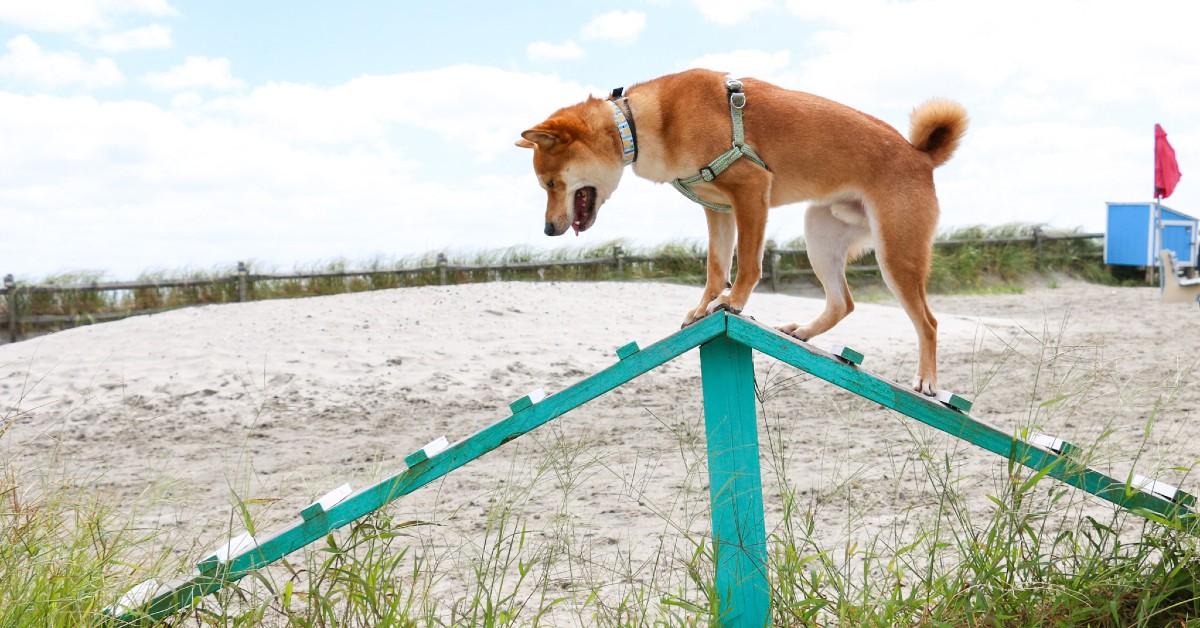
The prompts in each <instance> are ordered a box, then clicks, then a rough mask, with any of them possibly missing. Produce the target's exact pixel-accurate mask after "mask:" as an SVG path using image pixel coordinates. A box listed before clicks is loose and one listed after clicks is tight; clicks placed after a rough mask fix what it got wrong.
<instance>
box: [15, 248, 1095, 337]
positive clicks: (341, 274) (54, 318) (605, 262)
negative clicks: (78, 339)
mask: <svg viewBox="0 0 1200 628" xmlns="http://www.w3.org/2000/svg"><path fill="white" fill-rule="evenodd" d="M1103 237H1104V234H1103V233H1071V234H1062V235H1053V234H1047V233H1044V232H1043V231H1041V230H1040V229H1034V231H1033V235H1032V236H1025V237H1015V238H978V239H953V240H938V241H936V242H934V246H935V247H954V246H967V245H987V246H1004V245H1015V244H1021V245H1029V244H1032V245H1033V247H1034V252H1035V256H1037V258H1038V259H1039V260H1040V257H1041V249H1042V244H1043V243H1045V242H1055V241H1070V240H1096V239H1102V238H1103ZM785 256H791V257H793V258H794V259H799V258H801V257H804V258H807V250H806V249H803V248H768V249H767V251H766V254H765V255H764V259H763V275H762V281H763V282H764V283H765V285H767V286H768V287H769V288H770V289H771V290H773V291H777V290H778V289H779V282H780V281H781V280H783V279H786V278H787V277H800V276H812V275H814V272H813V270H812V268H804V267H796V268H783V267H782V265H781V258H783V257H785ZM704 259H705V258H704V256H703V255H696V256H691V255H682V256H680V255H663V256H649V255H626V254H625V252H624V250H623V249H622V247H620V246H616V247H613V250H612V254H611V255H606V256H601V257H594V258H585V259H563V260H538V261H532V262H500V263H497V264H452V263H450V262H449V260H448V259H447V258H446V256H445V254H439V255H438V256H437V261H436V263H435V264H433V265H428V266H420V267H413V268H394V269H369V270H338V271H319V272H300V273H251V272H250V271H249V268H248V266H247V265H246V264H245V263H244V262H238V265H237V270H236V271H235V272H234V273H233V274H230V275H228V276H225V277H212V278H204V279H166V280H155V281H110V282H92V283H83V284H64V285H59V284H18V283H17V282H16V281H15V280H14V279H13V276H12V275H7V276H5V277H4V286H3V288H0V296H3V297H4V303H5V305H6V311H5V312H2V313H0V316H2V318H0V322H2V323H3V327H0V329H7V331H8V338H9V341H10V342H16V341H17V340H19V339H20V335H21V328H22V326H27V327H32V326H38V325H82V324H89V323H94V322H103V321H112V320H118V319H122V318H127V317H130V316H139V315H144V314H157V313H160V312H165V311H167V310H172V309H177V308H179V307H188V306H189V305H199V303H189V304H182V305H178V306H168V307H153V308H142V309H128V310H120V311H101V312H87V313H85V312H81V313H76V314H36V315H35V314H22V313H21V308H20V307H19V301H20V300H21V297H22V296H24V297H26V298H28V297H29V296H32V295H56V294H79V293H95V292H122V291H124V292H136V291H153V290H162V289H169V288H175V289H179V288H184V289H186V288H194V289H219V288H222V287H225V288H227V289H231V290H235V293H236V301H237V302H242V301H248V300H253V299H252V297H251V292H250V290H251V287H252V286H253V284H254V283H255V282H266V281H313V280H322V279H349V278H355V277H361V278H375V277H428V278H430V279H431V281H430V283H434V284H437V285H447V284H450V283H459V282H458V281H451V278H452V275H454V274H467V273H469V274H475V273H489V274H496V275H499V274H503V273H505V272H518V271H537V272H539V273H540V272H542V271H546V270H551V269H562V268H587V267H608V268H612V269H613V270H615V271H617V273H618V274H620V273H623V272H624V270H625V268H626V266H627V265H633V264H650V265H654V264H661V263H671V262H679V261H701V260H704ZM1039 265H1040V263H1039ZM846 271H847V272H850V273H875V272H879V267H878V266H877V265H873V264H863V265H850V266H847V267H846ZM433 279H436V281H433Z"/></svg>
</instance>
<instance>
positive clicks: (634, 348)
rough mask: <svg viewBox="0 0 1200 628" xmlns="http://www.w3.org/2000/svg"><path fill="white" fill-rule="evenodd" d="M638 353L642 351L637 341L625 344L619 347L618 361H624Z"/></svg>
mask: <svg viewBox="0 0 1200 628" xmlns="http://www.w3.org/2000/svg"><path fill="white" fill-rule="evenodd" d="M638 351H641V349H639V348H638V343H637V341H636V340H635V341H633V342H630V343H627V344H623V345H621V346H619V347H617V359H618V360H624V359H625V358H627V357H629V356H631V355H633V354H635V353H637V352H638Z"/></svg>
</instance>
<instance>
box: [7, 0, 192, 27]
mask: <svg viewBox="0 0 1200 628" xmlns="http://www.w3.org/2000/svg"><path fill="white" fill-rule="evenodd" d="M175 14H176V12H175V9H174V8H173V7H171V5H170V4H169V3H168V2H167V0H0V22H7V23H9V24H13V25H15V26H18V27H20V28H27V29H30V30H36V31H46V32H58V33H66V32H79V31H85V30H92V29H101V28H108V27H109V26H111V24H112V18H113V17H115V16H120V15H144V16H152V17H167V16H171V15H175Z"/></svg>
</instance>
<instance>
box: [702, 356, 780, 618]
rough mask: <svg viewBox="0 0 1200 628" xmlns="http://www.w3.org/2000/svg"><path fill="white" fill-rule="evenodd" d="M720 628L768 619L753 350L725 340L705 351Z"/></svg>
mask: <svg viewBox="0 0 1200 628" xmlns="http://www.w3.org/2000/svg"><path fill="white" fill-rule="evenodd" d="M700 379H701V385H702V387H703V389H704V427H705V437H706V444H707V449H708V485H709V494H710V497H711V503H712V539H713V540H712V544H713V553H714V562H715V563H716V565H715V567H716V592H717V623H718V624H719V625H721V626H739V627H741V626H745V627H747V628H750V627H753V628H759V627H761V626H766V625H767V624H768V623H769V620H770V608H771V585H770V582H769V581H768V577H767V533H766V527H765V524H764V522H763V498H762V479H761V471H760V469H759V467H760V465H759V461H758V423H757V417H756V413H755V402H756V398H755V393H754V363H753V360H752V359H751V351H750V347H748V346H746V345H744V344H741V343H738V342H734V341H733V340H730V339H729V338H727V337H724V336H722V337H720V338H716V339H713V340H711V341H709V342H708V343H705V344H704V345H703V346H701V347H700Z"/></svg>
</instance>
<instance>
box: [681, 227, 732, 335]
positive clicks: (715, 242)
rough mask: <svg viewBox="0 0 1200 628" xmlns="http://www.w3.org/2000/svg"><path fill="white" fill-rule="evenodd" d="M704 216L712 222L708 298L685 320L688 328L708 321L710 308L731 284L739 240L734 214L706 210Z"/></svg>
mask: <svg viewBox="0 0 1200 628" xmlns="http://www.w3.org/2000/svg"><path fill="white" fill-rule="evenodd" d="M704 216H705V218H707V219H708V276H707V279H705V281H704V294H702V295H701V296H700V305H698V306H696V308H695V309H693V310H689V311H688V313H687V315H686V316H685V317H684V320H683V324H684V325H685V326H687V325H690V324H691V323H693V322H695V321H696V320H697V319H701V318H704V316H705V315H706V314H708V304H709V303H711V302H712V301H713V300H714V299H716V298H717V297H719V296H721V292H723V291H724V290H725V286H727V285H728V284H729V270H730V266H731V265H732V260H733V243H734V240H735V237H736V236H737V226H736V225H735V224H734V219H733V214H731V213H729V212H718V211H713V210H711V209H705V210H704Z"/></svg>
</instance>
